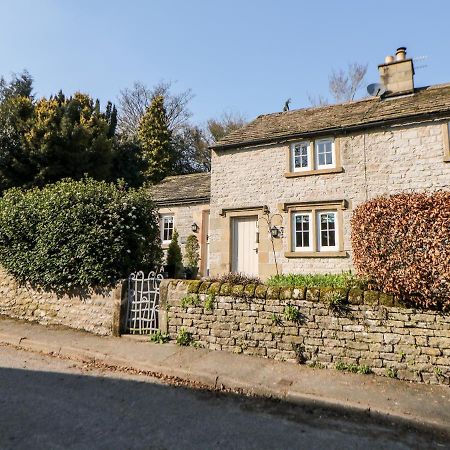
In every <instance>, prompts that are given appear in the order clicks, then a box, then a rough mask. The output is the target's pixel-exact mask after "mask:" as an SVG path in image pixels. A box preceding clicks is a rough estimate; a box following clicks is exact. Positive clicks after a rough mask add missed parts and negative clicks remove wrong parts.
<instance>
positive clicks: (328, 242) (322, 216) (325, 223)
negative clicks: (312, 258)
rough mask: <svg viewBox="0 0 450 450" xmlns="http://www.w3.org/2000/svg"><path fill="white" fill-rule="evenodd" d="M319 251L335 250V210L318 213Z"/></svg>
mask: <svg viewBox="0 0 450 450" xmlns="http://www.w3.org/2000/svg"><path fill="white" fill-rule="evenodd" d="M318 219H319V220H318V221H317V224H318V228H319V229H318V235H319V245H318V250H319V251H323V250H326V251H336V250H337V249H338V247H337V240H338V239H337V234H336V233H337V212H336V211H327V212H320V213H318Z"/></svg>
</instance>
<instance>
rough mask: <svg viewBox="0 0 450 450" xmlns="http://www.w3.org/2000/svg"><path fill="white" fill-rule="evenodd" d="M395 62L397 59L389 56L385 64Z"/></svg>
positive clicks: (385, 59)
mask: <svg viewBox="0 0 450 450" xmlns="http://www.w3.org/2000/svg"><path fill="white" fill-rule="evenodd" d="M394 61H395V58H394V57H393V56H392V55H387V56H386V58H384V63H385V64H391V63H393V62H394Z"/></svg>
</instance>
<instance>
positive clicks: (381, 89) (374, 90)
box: [367, 83, 386, 97]
mask: <svg viewBox="0 0 450 450" xmlns="http://www.w3.org/2000/svg"><path fill="white" fill-rule="evenodd" d="M367 92H368V93H369V95H371V96H372V97H380V96H381V95H383V94H384V93H385V92H386V86H385V85H384V84H381V83H372V84H369V86H367Z"/></svg>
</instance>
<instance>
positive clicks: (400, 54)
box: [395, 47, 406, 61]
mask: <svg viewBox="0 0 450 450" xmlns="http://www.w3.org/2000/svg"><path fill="white" fill-rule="evenodd" d="M395 56H396V59H397V61H404V60H405V59H406V47H399V48H398V49H397V51H396V52H395Z"/></svg>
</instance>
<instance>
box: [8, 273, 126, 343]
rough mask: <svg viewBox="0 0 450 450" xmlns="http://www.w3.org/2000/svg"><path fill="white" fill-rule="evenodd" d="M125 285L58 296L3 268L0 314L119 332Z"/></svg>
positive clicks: (97, 330) (44, 322)
mask: <svg viewBox="0 0 450 450" xmlns="http://www.w3.org/2000/svg"><path fill="white" fill-rule="evenodd" d="M121 292H122V285H121V284H120V285H119V286H118V287H117V288H115V289H111V290H107V291H105V292H101V293H92V292H91V293H89V294H81V293H74V295H71V296H69V295H64V296H57V295H56V294H54V293H49V292H42V291H38V290H35V289H32V288H31V287H29V286H19V285H18V284H17V282H16V281H15V280H14V279H13V278H12V277H10V276H9V275H7V274H6V273H5V272H4V271H3V270H0V315H4V316H8V317H12V318H15V319H23V320H28V321H31V322H38V323H40V324H43V325H64V326H68V327H71V328H75V329H79V330H85V331H89V332H91V333H95V334H100V335H111V334H114V335H118V334H119V321H120V307H121Z"/></svg>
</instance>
